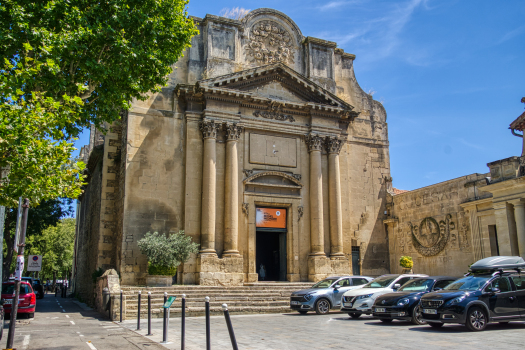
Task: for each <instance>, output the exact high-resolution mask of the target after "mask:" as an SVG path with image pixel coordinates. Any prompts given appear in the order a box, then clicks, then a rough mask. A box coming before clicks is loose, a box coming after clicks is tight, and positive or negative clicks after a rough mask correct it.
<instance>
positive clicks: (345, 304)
mask: <svg viewBox="0 0 525 350" xmlns="http://www.w3.org/2000/svg"><path fill="white" fill-rule="evenodd" d="M343 306H348V307H352V303H343Z"/></svg>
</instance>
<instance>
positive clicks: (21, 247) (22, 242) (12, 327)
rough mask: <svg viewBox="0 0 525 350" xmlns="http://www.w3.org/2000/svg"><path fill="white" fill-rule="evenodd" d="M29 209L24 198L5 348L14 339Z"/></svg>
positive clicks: (9, 347) (8, 346)
mask: <svg viewBox="0 0 525 350" xmlns="http://www.w3.org/2000/svg"><path fill="white" fill-rule="evenodd" d="M28 209H29V199H28V198H26V199H24V204H23V205H22V221H21V230H20V244H19V249H18V256H17V259H16V273H15V297H14V298H13V304H12V305H11V321H10V322H9V333H8V335H7V344H6V348H7V349H12V348H13V341H14V339H15V324H16V314H17V313H18V299H19V297H20V284H21V281H22V272H23V271H24V247H25V245H26V244H25V243H26V229H27V211H28Z"/></svg>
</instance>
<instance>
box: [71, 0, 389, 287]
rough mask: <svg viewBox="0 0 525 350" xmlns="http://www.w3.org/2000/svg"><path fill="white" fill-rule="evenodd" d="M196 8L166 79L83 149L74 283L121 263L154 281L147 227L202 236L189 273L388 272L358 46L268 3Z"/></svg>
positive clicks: (382, 117) (220, 279) (224, 279)
mask: <svg viewBox="0 0 525 350" xmlns="http://www.w3.org/2000/svg"><path fill="white" fill-rule="evenodd" d="M194 21H195V23H196V25H197V27H198V29H199V32H200V34H199V35H197V36H195V37H194V38H193V42H192V47H191V48H189V49H188V50H187V51H186V52H185V54H184V56H183V57H182V58H181V59H180V60H179V62H177V63H176V64H175V67H176V68H175V69H174V71H173V73H172V74H171V76H170V79H169V84H168V86H166V87H164V88H163V89H162V91H161V92H160V93H156V94H153V95H151V96H150V98H149V99H148V100H147V101H133V104H132V105H133V107H132V109H131V110H130V111H129V112H128V113H126V114H125V115H123V117H122V121H121V122H120V123H118V124H114V125H111V126H108V130H107V133H106V134H105V135H103V134H101V133H99V132H97V131H95V130H93V133H92V134H93V137H92V140H91V141H92V142H91V143H90V145H88V146H86V147H85V148H83V150H82V155H83V156H84V157H85V160H86V163H87V164H88V172H89V177H88V185H87V186H86V188H85V190H84V194H83V195H82V196H81V197H80V198H79V212H78V215H77V217H78V234H77V242H76V258H75V259H76V260H75V264H76V265H75V266H76V269H75V280H76V283H78V284H87V283H90V281H91V280H92V274H93V273H94V272H95V271H96V270H97V269H99V268H101V269H103V270H106V269H109V268H114V269H116V271H117V272H118V273H119V274H120V277H121V283H122V284H128V285H129V284H144V281H145V277H146V273H147V272H146V271H147V260H146V257H145V256H144V255H142V254H141V253H140V251H139V249H138V247H137V241H138V240H139V239H140V238H141V237H143V236H144V234H145V233H146V232H148V231H159V232H166V233H170V232H176V231H178V230H184V231H185V233H186V234H187V235H190V236H191V237H192V238H193V240H194V241H195V242H197V243H199V244H200V249H201V250H200V253H199V254H198V255H197V256H194V257H192V258H191V259H190V261H189V262H187V263H186V264H184V265H183V266H181V267H180V268H179V270H178V273H177V277H176V278H177V281H178V282H180V283H181V282H183V283H186V284H190V283H195V284H205V285H237V284H242V283H244V282H255V281H258V280H260V279H262V275H263V274H260V272H261V267H263V269H264V270H265V273H264V277H265V279H266V280H283V281H317V280H319V279H322V278H324V277H326V276H328V275H334V274H364V275H374V276H377V275H381V274H383V273H387V272H389V271H390V266H389V255H388V254H389V253H388V238H387V235H386V231H385V225H384V224H383V219H384V218H385V214H384V213H385V211H386V210H387V209H386V199H387V186H388V185H389V184H391V177H390V164H389V150H388V132H387V124H386V112H385V110H384V108H383V106H382V105H381V104H380V103H379V102H377V101H374V100H373V99H372V97H371V96H370V95H368V94H367V93H365V92H364V91H363V90H362V89H361V88H360V87H359V85H358V83H357V81H356V78H355V75H354V68H353V62H354V59H355V56H354V55H352V54H349V53H345V52H344V51H343V50H342V49H339V48H337V45H336V43H334V42H330V41H326V40H322V39H317V38H313V37H305V36H303V34H302V33H301V30H300V29H299V27H298V26H297V25H296V24H295V23H294V22H293V20H292V19H291V18H289V17H288V16H286V15H285V14H283V13H281V12H278V11H275V10H272V9H264V8H263V9H258V10H254V11H251V12H250V13H249V14H248V15H247V16H246V17H244V18H243V19H242V20H241V21H238V20H232V19H227V18H222V17H217V16H212V15H206V17H205V18H204V19H201V18H194Z"/></svg>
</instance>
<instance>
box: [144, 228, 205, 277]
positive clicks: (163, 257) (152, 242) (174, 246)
mask: <svg viewBox="0 0 525 350" xmlns="http://www.w3.org/2000/svg"><path fill="white" fill-rule="evenodd" d="M138 246H139V249H140V251H141V252H142V254H145V255H146V256H147V257H148V273H149V274H150V275H152V274H155V275H172V276H173V275H174V274H175V272H176V271H177V266H179V265H180V264H181V263H185V262H186V261H188V259H189V258H190V254H192V253H197V252H198V251H199V245H198V244H196V243H193V242H192V241H191V237H190V236H186V235H185V234H184V231H182V230H181V231H179V232H177V233H173V234H171V235H166V234H161V233H158V232H154V233H151V232H148V233H146V235H145V236H144V238H142V239H141V240H139V241H138ZM153 271H154V272H155V273H152V272H153ZM173 271H174V272H173ZM160 272H163V273H160ZM172 272H173V273H172Z"/></svg>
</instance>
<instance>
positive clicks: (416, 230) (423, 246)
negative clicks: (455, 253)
mask: <svg viewBox="0 0 525 350" xmlns="http://www.w3.org/2000/svg"><path fill="white" fill-rule="evenodd" d="M450 219H452V215H450V214H447V215H446V217H445V220H441V221H440V222H439V223H438V222H437V220H436V219H434V218H432V217H427V218H424V219H423V220H422V221H421V223H420V224H419V226H417V225H412V223H410V222H409V223H408V224H409V226H410V230H411V232H412V244H413V245H414V248H416V250H417V251H418V252H419V253H420V254H421V255H423V256H433V255H437V254H438V253H439V252H441V251H442V250H443V249H444V248H445V246H446V245H447V243H448V240H449V237H450V230H451V226H452V229H453V228H454V227H455V224H454V223H453V222H451V221H450Z"/></svg>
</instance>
